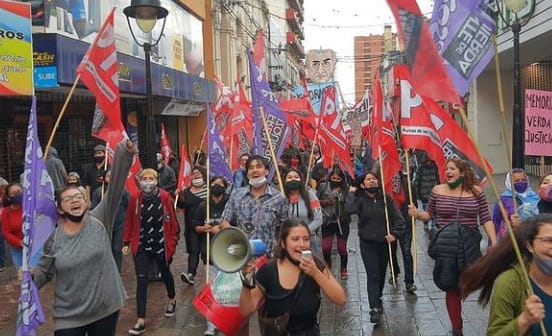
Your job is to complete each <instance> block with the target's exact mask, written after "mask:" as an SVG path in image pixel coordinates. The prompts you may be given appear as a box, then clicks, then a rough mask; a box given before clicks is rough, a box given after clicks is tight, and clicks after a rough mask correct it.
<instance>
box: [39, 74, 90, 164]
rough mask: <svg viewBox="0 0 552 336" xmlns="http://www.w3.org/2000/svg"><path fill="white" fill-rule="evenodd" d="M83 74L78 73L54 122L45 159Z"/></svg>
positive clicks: (45, 150)
mask: <svg viewBox="0 0 552 336" xmlns="http://www.w3.org/2000/svg"><path fill="white" fill-rule="evenodd" d="M80 76H81V74H80V73H79V74H77V77H76V78H75V81H74V82H73V86H72V87H71V90H69V93H68V94H67V98H65V102H64V103H63V107H62V108H61V111H60V112H59V115H58V117H57V120H56V123H55V124H54V128H53V129H52V133H51V134H50V138H49V139H48V143H47V144H46V148H45V149H44V159H46V157H47V156H48V151H49V150H50V147H51V146H52V142H53V141H54V136H55V135H56V131H57V129H58V127H59V123H60V121H61V118H62V117H63V115H64V114H65V110H66V109H67V105H68V104H69V100H70V99H71V96H73V93H74V92H75V88H76V87H77V83H78V82H79V79H80Z"/></svg>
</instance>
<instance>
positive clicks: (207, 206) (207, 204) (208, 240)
mask: <svg viewBox="0 0 552 336" xmlns="http://www.w3.org/2000/svg"><path fill="white" fill-rule="evenodd" d="M207 143H208V142H207ZM207 147H209V146H207ZM209 156H210V155H209V154H207V181H209V176H210V175H211V174H210V173H211V172H210V170H211V160H210V159H209ZM207 183H208V182H207ZM210 203H211V186H210V185H207V200H206V201H205V211H206V212H207V213H206V215H205V222H206V223H209V225H210V224H211V211H210V210H211V206H210ZM203 225H205V223H203ZM205 243H206V244H207V246H206V249H205V258H206V259H207V260H206V261H205V283H206V284H208V283H209V269H210V267H211V262H210V260H211V233H210V232H207V235H206V237H205Z"/></svg>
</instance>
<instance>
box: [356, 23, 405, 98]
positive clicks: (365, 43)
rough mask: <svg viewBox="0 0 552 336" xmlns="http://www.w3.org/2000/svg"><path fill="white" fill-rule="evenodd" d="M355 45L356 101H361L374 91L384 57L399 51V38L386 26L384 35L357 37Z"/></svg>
mask: <svg viewBox="0 0 552 336" xmlns="http://www.w3.org/2000/svg"><path fill="white" fill-rule="evenodd" d="M354 43H355V45H354V60H355V101H360V100H361V99H362V96H363V95H364V93H365V92H366V90H371V89H372V84H373V81H374V77H375V75H376V73H377V71H378V69H379V67H380V64H381V61H382V59H383V56H384V55H385V54H386V53H388V52H392V51H396V50H397V36H396V34H394V33H393V32H392V31H391V25H385V26H384V32H383V35H373V34H371V35H369V36H355V39H354Z"/></svg>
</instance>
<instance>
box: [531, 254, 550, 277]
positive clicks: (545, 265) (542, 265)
mask: <svg viewBox="0 0 552 336" xmlns="http://www.w3.org/2000/svg"><path fill="white" fill-rule="evenodd" d="M533 258H534V259H535V263H536V264H537V266H538V268H539V269H540V270H541V271H542V272H543V273H544V274H546V275H552V259H550V258H541V257H539V256H537V255H536V254H533Z"/></svg>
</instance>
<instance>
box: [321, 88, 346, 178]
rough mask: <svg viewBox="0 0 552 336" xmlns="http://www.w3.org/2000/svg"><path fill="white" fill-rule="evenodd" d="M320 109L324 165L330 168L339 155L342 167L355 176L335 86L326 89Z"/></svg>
mask: <svg viewBox="0 0 552 336" xmlns="http://www.w3.org/2000/svg"><path fill="white" fill-rule="evenodd" d="M320 109H321V111H320V125H319V127H320V130H319V133H318V134H319V140H320V147H321V150H322V152H323V153H324V159H323V160H324V162H323V164H324V167H326V168H330V167H331V166H332V165H333V163H334V156H337V157H338V158H339V160H338V162H339V163H340V165H341V166H342V169H343V170H344V171H346V172H347V173H349V176H354V169H353V166H352V163H351V160H350V159H349V157H350V155H349V143H348V142H347V137H346V136H345V131H344V130H343V125H342V123H341V116H340V115H339V113H338V112H337V107H336V100H335V86H330V87H327V88H325V89H324V93H323V95H322V101H321V105H320Z"/></svg>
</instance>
